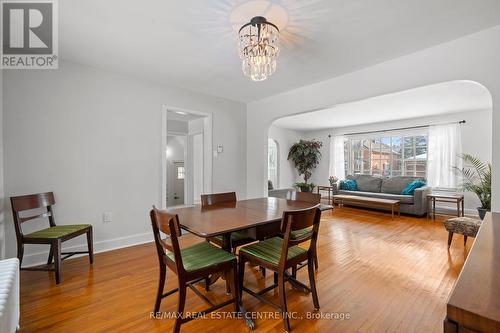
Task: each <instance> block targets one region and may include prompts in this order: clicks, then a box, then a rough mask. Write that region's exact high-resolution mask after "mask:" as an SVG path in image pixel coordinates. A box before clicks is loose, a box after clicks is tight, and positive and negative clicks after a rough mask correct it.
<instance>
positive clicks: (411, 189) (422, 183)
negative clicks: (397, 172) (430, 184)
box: [401, 179, 425, 195]
mask: <svg viewBox="0 0 500 333" xmlns="http://www.w3.org/2000/svg"><path fill="white" fill-rule="evenodd" d="M422 186H425V181H423V180H421V179H417V180H414V181H412V182H411V183H409V184H408V185H406V187H405V188H404V189H403V191H402V192H401V194H404V195H413V192H414V191H415V189H417V188H420V187H422Z"/></svg>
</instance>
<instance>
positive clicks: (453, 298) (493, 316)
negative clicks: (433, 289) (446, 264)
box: [444, 213, 500, 333]
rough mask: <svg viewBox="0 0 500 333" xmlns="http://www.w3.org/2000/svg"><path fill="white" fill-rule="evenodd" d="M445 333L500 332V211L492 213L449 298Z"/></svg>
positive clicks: (486, 218)
mask: <svg viewBox="0 0 500 333" xmlns="http://www.w3.org/2000/svg"><path fill="white" fill-rule="evenodd" d="M444 332H445V333H451V332H453V333H457V332H459V333H471V332H480V333H493V332H500V213H488V214H487V215H486V217H485V219H484V221H483V224H482V225H481V228H480V229H479V234H478V235H477V238H476V240H475V242H474V245H473V246H472V248H471V250H470V253H469V256H468V257H467V260H466V262H465V264H464V267H463V268H462V272H461V273H460V276H459V278H458V281H457V283H456V285H455V288H454V289H453V291H452V293H451V295H450V298H449V300H448V304H447V308H446V318H445V320H444Z"/></svg>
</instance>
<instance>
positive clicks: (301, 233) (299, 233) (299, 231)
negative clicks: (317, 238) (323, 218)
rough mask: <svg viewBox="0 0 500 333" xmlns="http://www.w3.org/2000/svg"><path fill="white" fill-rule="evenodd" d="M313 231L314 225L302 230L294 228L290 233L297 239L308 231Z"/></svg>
mask: <svg viewBox="0 0 500 333" xmlns="http://www.w3.org/2000/svg"><path fill="white" fill-rule="evenodd" d="M311 231H312V227H308V228H304V229H300V230H294V231H292V232H291V233H290V235H291V236H292V239H296V238H299V237H302V236H304V235H305V234H307V233H308V232H311Z"/></svg>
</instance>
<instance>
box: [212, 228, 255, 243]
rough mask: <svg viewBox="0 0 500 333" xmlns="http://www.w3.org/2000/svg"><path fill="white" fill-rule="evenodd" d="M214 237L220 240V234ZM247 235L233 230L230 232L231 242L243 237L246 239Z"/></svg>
mask: <svg viewBox="0 0 500 333" xmlns="http://www.w3.org/2000/svg"><path fill="white" fill-rule="evenodd" d="M214 238H217V239H218V240H220V241H221V242H222V235H219V236H215V237H214ZM247 238H248V236H247V235H245V234H242V233H241V232H238V231H235V232H232V233H231V242H238V241H240V240H243V239H247Z"/></svg>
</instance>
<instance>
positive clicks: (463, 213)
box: [462, 198, 465, 217]
mask: <svg viewBox="0 0 500 333" xmlns="http://www.w3.org/2000/svg"><path fill="white" fill-rule="evenodd" d="M464 201H465V198H462V217H463V216H464V215H465V208H464V205H465V204H464Z"/></svg>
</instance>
